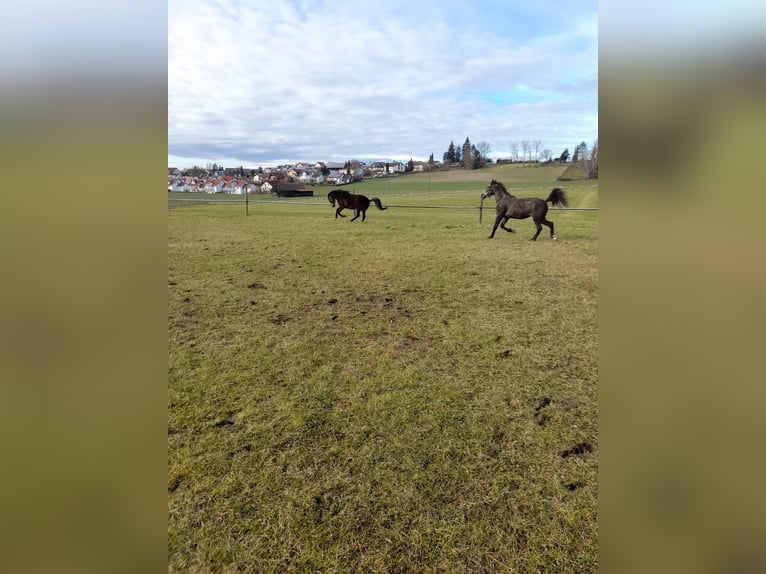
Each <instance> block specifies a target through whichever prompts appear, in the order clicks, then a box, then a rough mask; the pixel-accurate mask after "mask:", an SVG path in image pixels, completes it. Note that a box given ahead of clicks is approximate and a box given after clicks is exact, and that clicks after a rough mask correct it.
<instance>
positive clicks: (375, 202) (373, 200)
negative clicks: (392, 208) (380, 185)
mask: <svg viewBox="0 0 766 574" xmlns="http://www.w3.org/2000/svg"><path fill="white" fill-rule="evenodd" d="M370 201H371V202H373V203H374V204H375V205H376V206H378V209H388V208H387V207H383V206H382V205H381V204H380V200H379V199H378V198H377V197H373V198H372V199H371V200H370Z"/></svg>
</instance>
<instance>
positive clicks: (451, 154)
mask: <svg viewBox="0 0 766 574" xmlns="http://www.w3.org/2000/svg"><path fill="white" fill-rule="evenodd" d="M443 159H444V164H445V165H446V166H447V167H449V166H450V164H452V162H454V161H457V160H456V159H455V144H454V143H453V142H449V147H448V148H447V151H446V152H444V158H443Z"/></svg>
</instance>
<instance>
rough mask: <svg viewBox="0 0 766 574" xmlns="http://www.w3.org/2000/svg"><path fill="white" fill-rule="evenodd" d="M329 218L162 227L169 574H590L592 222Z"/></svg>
mask: <svg viewBox="0 0 766 574" xmlns="http://www.w3.org/2000/svg"><path fill="white" fill-rule="evenodd" d="M456 195H459V194H450V195H449V200H448V201H447V200H445V199H442V200H441V201H439V198H438V197H437V198H435V199H434V202H435V203H437V204H438V203H441V204H445V203H454V202H455V201H458V202H459V201H464V202H465V203H466V204H468V205H474V204H476V203H477V197H476V194H475V193H471V194H469V195H466V196H465V197H462V198H461V197H456ZM592 199H593V200H594V201H595V198H592ZM578 201H582V198H579V197H575V198H574V203H575V204H577V202H578ZM458 204H460V203H458ZM332 214H333V210H332V209H331V208H330V207H329V205H326V204H325V205H324V206H323V207H322V208H320V207H316V206H291V205H284V204H279V205H258V206H257V207H256V209H254V210H253V212H251V215H250V217H247V218H246V217H244V215H243V214H242V210H241V209H240V208H239V207H233V206H212V207H200V206H195V207H188V208H181V209H174V210H171V211H170V212H169V215H168V217H169V279H168V284H169V285H168V298H169V415H168V416H169V423H168V442H169V469H168V510H169V526H168V553H169V569H170V571H172V572H233V571H245V572H445V571H449V572H538V571H539V572H592V571H596V564H597V521H596V474H597V452H598V434H597V416H596V383H597V335H596V332H597V331H596V322H597V318H596V295H597V223H596V221H597V219H596V215H595V212H556V213H553V214H552V217H553V218H554V220H555V222H556V225H557V234H558V236H559V238H560V241H558V242H552V241H551V240H550V239H548V238H546V237H545V234H542V235H541V237H540V239H539V240H538V241H537V242H536V243H531V242H528V241H527V239H528V237H529V236H531V235H532V233H533V226H532V223H531V222H530V221H529V220H527V221H521V222H514V225H513V226H514V227H515V228H516V229H517V230H518V233H516V234H515V235H510V234H506V233H502V235H497V236H496V238H495V239H494V240H491V241H490V240H488V239H487V236H488V234H489V229H490V225H491V223H490V222H491V219H492V218H491V217H489V218H487V217H486V213H485V218H484V223H483V224H482V225H481V226H480V225H479V224H478V222H477V218H476V212H475V211H460V210H408V209H404V208H391V209H389V210H388V211H386V212H380V211H378V210H376V209H372V210H370V212H368V218H367V221H366V222H365V223H363V224H362V223H360V221H357V222H354V223H353V224H350V223H349V222H348V219H346V220H334V219H333V217H332ZM498 234H500V232H498Z"/></svg>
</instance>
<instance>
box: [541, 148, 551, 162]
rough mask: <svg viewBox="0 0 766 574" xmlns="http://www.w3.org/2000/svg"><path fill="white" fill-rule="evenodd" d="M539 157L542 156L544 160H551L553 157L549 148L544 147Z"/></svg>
mask: <svg viewBox="0 0 766 574" xmlns="http://www.w3.org/2000/svg"><path fill="white" fill-rule="evenodd" d="M540 157H542V158H543V161H544V162H549V161H550V160H551V157H553V154H552V153H551V150H549V149H544V150H543V153H541V154H540Z"/></svg>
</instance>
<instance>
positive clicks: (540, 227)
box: [530, 220, 543, 241]
mask: <svg viewBox="0 0 766 574" xmlns="http://www.w3.org/2000/svg"><path fill="white" fill-rule="evenodd" d="M535 227H536V228H537V233H535V236H534V237H532V239H530V241H537V236H538V235H540V232H541V231H542V230H543V226H542V225H541V224H540V222H539V221H537V220H535Z"/></svg>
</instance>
